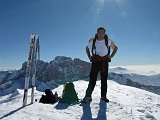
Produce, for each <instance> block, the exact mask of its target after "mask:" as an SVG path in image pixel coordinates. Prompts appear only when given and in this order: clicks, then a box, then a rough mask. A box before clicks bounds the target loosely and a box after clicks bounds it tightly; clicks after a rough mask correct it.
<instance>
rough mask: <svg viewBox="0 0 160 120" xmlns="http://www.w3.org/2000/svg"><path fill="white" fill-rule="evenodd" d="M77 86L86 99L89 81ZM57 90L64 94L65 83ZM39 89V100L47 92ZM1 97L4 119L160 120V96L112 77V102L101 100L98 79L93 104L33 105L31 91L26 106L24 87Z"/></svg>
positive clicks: (80, 81)
mask: <svg viewBox="0 0 160 120" xmlns="http://www.w3.org/2000/svg"><path fill="white" fill-rule="evenodd" d="M74 85H75V89H76V92H77V93H78V97H79V98H80V99H81V98H83V97H84V95H85V90H86V88H87V85H88V82H86V81H82V80H79V81H77V82H74ZM55 91H57V92H58V94H59V96H61V95H62V91H63V85H60V86H59V87H58V88H56V89H53V90H52V92H53V93H54V92H55ZM35 92H36V93H35V98H36V99H38V100H39V99H40V97H41V95H42V94H43V92H39V91H35ZM0 98H1V99H0V119H2V120H17V119H18V120H22V119H23V120H66V119H68V120H133V119H134V120H160V119H159V118H160V114H159V113H160V103H159V100H160V96H159V95H156V94H154V93H150V92H147V91H145V90H141V89H137V88H133V87H129V86H125V85H120V84H118V83H116V82H114V81H111V80H108V98H109V99H110V102H109V103H108V104H106V103H105V102H103V101H101V100H100V81H97V84H96V87H95V89H94V92H93V94H92V98H93V101H92V102H91V104H90V105H89V104H85V105H82V106H80V105H78V104H76V105H68V104H62V103H55V104H53V105H52V104H42V103H38V102H35V103H34V104H29V103H30V91H29V97H28V105H27V106H26V107H25V108H22V107H21V106H22V98H23V90H18V91H16V92H14V93H12V94H9V95H6V96H3V97H0Z"/></svg>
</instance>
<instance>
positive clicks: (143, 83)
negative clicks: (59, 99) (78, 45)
mask: <svg viewBox="0 0 160 120" xmlns="http://www.w3.org/2000/svg"><path fill="white" fill-rule="evenodd" d="M90 67H91V66H90V63H88V62H85V61H82V60H80V59H78V58H75V59H72V58H70V57H64V56H57V57H55V59H54V60H52V61H50V62H49V63H47V62H44V61H38V65H37V68H38V70H37V81H36V87H37V89H38V90H39V91H44V90H45V89H46V88H51V89H53V88H55V87H57V86H58V85H60V84H64V83H66V82H73V81H76V80H79V79H83V80H88V79H89V72H90ZM143 67H144V68H143ZM25 69H26V62H25V63H23V64H22V68H21V69H20V70H15V71H14V70H13V71H0V96H2V95H6V94H10V93H12V92H14V91H16V90H17V89H23V88H24V78H25V74H26V72H25ZM147 70H148V71H147ZM150 71H152V73H160V65H148V66H117V67H111V68H110V69H109V79H111V80H114V81H116V82H118V83H120V84H122V85H128V86H132V87H137V88H141V89H144V90H147V91H150V92H153V93H156V94H159V95H160V74H152V75H151V74H150V73H151V72H150ZM154 71H155V72H154ZM142 72H143V73H144V72H145V74H140V73H142ZM138 73H139V74H138ZM99 79H100V78H99Z"/></svg>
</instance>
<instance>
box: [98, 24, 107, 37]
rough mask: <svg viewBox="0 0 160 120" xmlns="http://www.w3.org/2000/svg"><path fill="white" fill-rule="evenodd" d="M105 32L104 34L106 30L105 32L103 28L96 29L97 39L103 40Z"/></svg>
mask: <svg viewBox="0 0 160 120" xmlns="http://www.w3.org/2000/svg"><path fill="white" fill-rule="evenodd" d="M105 32H106V30H105V28H103V27H99V28H98V29H97V34H96V35H97V39H104V37H105V35H106V34H105Z"/></svg>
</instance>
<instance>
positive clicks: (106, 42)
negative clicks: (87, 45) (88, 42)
mask: <svg viewBox="0 0 160 120" xmlns="http://www.w3.org/2000/svg"><path fill="white" fill-rule="evenodd" d="M96 39H97V35H95V38H94V39H93V44H92V56H93V55H94V53H93V50H95V51H96V46H95V42H96ZM104 39H105V44H106V46H107V48H108V54H107V55H110V46H109V47H108V36H107V34H106V35H105V36H104Z"/></svg>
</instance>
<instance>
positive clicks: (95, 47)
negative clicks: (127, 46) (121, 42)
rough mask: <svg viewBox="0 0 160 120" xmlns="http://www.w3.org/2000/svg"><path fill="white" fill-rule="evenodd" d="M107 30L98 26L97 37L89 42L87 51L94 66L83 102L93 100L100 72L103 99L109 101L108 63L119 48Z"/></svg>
mask: <svg viewBox="0 0 160 120" xmlns="http://www.w3.org/2000/svg"><path fill="white" fill-rule="evenodd" d="M105 32H106V30H105V28H103V27H100V28H98V29H97V33H96V35H95V37H94V38H92V39H90V41H89V44H88V46H87V47H86V53H87V56H88V58H89V60H90V61H91V62H92V66H91V71H90V79H89V84H88V88H87V90H86V95H85V97H84V99H83V100H82V102H87V101H89V102H91V101H92V92H93V90H94V87H95V85H96V80H97V75H98V73H99V72H100V76H101V99H102V100H104V101H105V102H109V99H108V98H107V78H108V68H109V64H108V63H109V62H111V59H112V58H113V56H114V55H115V54H116V52H117V49H118V48H117V46H116V45H115V43H114V42H113V41H112V40H111V39H109V38H108V36H107V34H106V33H105ZM110 48H111V49H112V53H111V54H110ZM90 52H91V53H92V56H91V54H90Z"/></svg>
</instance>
